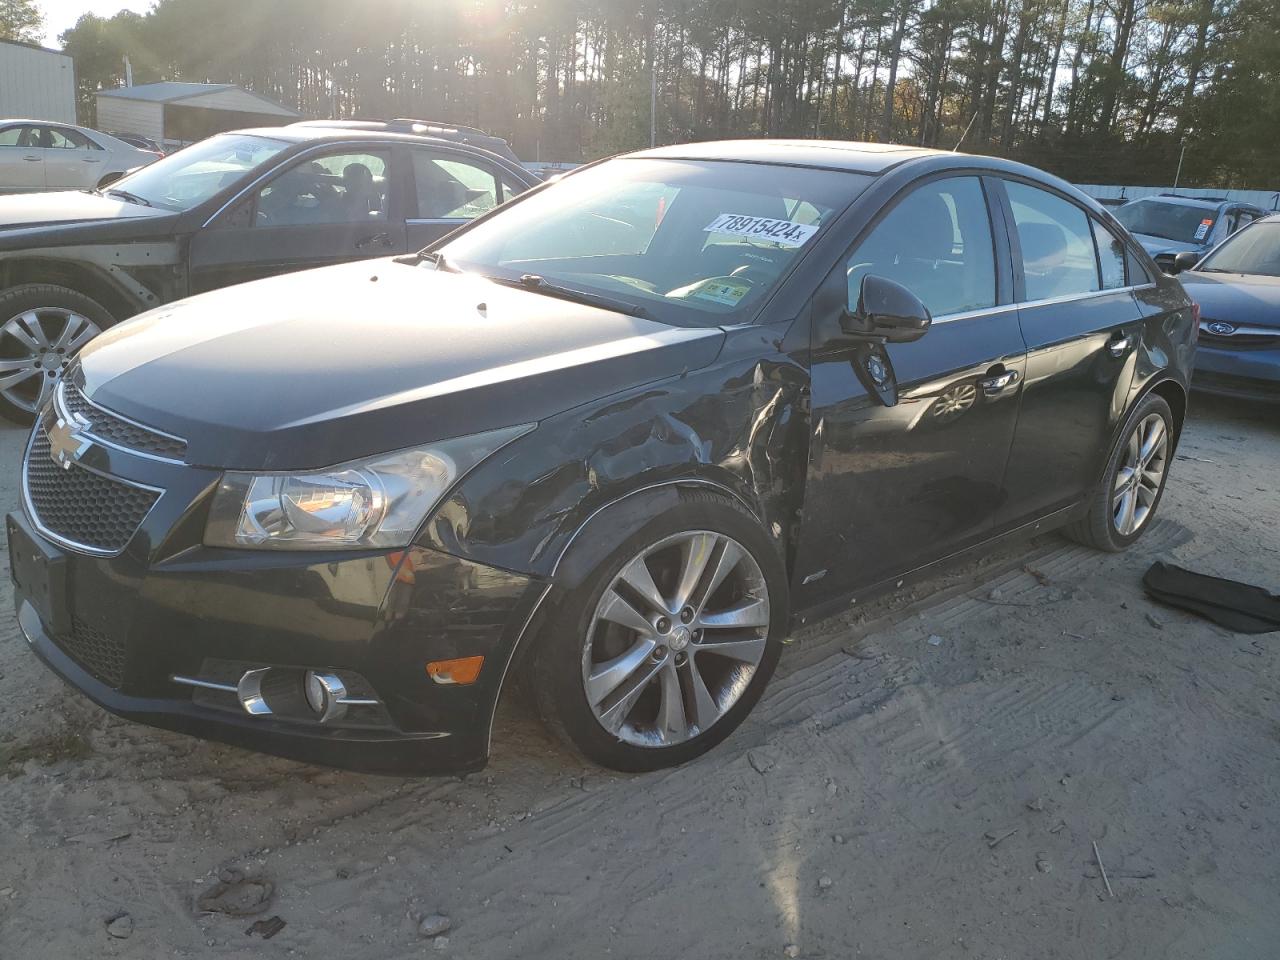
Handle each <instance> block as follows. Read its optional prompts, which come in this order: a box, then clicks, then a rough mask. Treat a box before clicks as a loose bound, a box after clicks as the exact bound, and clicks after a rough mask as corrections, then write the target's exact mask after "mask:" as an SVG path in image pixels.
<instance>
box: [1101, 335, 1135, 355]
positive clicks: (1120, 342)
mask: <svg viewBox="0 0 1280 960" xmlns="http://www.w3.org/2000/svg"><path fill="white" fill-rule="evenodd" d="M1132 345H1133V337H1131V336H1129V335H1128V334H1127V333H1117V334H1116V335H1115V337H1113V338H1112V340H1111V342H1110V343H1108V344H1107V349H1108V350H1110V351H1111V355H1112V356H1113V357H1123V356H1124V355H1125V354H1126V353H1128V352H1129V347H1131V346H1132Z"/></svg>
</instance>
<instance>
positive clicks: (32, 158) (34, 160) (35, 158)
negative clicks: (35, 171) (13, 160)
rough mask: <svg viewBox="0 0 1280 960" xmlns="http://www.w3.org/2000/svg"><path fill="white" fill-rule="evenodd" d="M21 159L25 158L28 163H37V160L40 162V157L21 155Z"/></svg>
mask: <svg viewBox="0 0 1280 960" xmlns="http://www.w3.org/2000/svg"><path fill="white" fill-rule="evenodd" d="M22 159H23V160H27V161H29V162H30V163H39V162H40V160H41V158H40V157H23V158H22Z"/></svg>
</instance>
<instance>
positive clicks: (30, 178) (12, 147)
mask: <svg viewBox="0 0 1280 960" xmlns="http://www.w3.org/2000/svg"><path fill="white" fill-rule="evenodd" d="M158 159H160V154H158V153H155V152H153V151H150V150H140V149H139V148H137V147H134V146H130V145H129V144H127V143H125V142H124V141H123V140H117V139H116V138H115V137H112V136H109V135H108V134H105V133H99V132H98V131H97V130H89V129H87V128H86V127H76V126H72V125H71V124H69V123H48V122H45V121H42V120H0V193H28V192H32V191H40V190H88V189H92V188H94V187H96V186H97V185H98V181H100V180H101V179H102V178H103V177H104V176H106V175H107V174H109V173H115V174H120V173H124V172H125V171H127V170H132V169H134V168H135V167H142V166H146V165H147V164H148V163H151V162H152V161H153V160H158Z"/></svg>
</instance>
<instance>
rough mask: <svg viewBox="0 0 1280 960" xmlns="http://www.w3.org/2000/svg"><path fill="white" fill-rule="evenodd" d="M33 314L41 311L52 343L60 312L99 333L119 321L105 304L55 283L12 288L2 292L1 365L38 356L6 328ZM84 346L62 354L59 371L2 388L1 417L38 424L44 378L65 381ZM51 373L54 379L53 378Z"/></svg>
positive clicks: (42, 372) (0, 379) (0, 380)
mask: <svg viewBox="0 0 1280 960" xmlns="http://www.w3.org/2000/svg"><path fill="white" fill-rule="evenodd" d="M30 311H36V312H37V318H38V319H39V322H40V323H41V325H42V329H44V328H45V327H48V328H49V335H50V339H51V340H52V339H56V335H55V334H54V332H53V328H54V326H55V325H56V323H57V317H58V311H69V313H70V314H74V315H76V316H78V317H82V318H84V319H85V320H87V321H88V322H89V323H91V324H92V325H93V326H94V327H96V328H97V331H99V332H100V331H102V330H105V329H107V328H108V327H110V326H112V325H113V324H114V323H115V322H116V319H115V317H113V316H112V315H111V313H110V311H108V310H107V308H106V307H104V306H103V305H102V304H100V303H98V302H97V301H96V300H93V299H91V298H90V297H86V296H85V295H84V294H83V293H79V292H77V291H75V290H72V289H71V288H69V287H62V286H58V285H56V284H51V283H26V284H22V285H20V286H17V287H10V288H9V289H8V290H5V291H3V292H0V363H5V362H6V361H8V362H12V361H14V360H17V359H21V358H23V357H25V356H27V355H28V354H30V355H31V356H33V357H36V356H37V355H36V353H35V352H34V351H32V350H30V349H29V348H28V347H26V346H25V345H24V344H23V343H22V342H20V341H19V340H18V339H17V338H16V337H14V336H13V335H12V334H11V333H9V332H8V330H7V329H6V325H7V324H9V323H10V322H11V321H13V320H15V319H16V318H19V317H22V316H23V315H24V314H26V313H28V312H30ZM41 311H45V312H43V313H42V312H41ZM82 346H84V344H83V343H80V344H79V345H78V346H77V348H76V350H74V351H70V352H68V353H65V354H59V355H58V356H59V357H60V358H61V359H62V361H63V362H60V363H59V365H58V366H57V367H56V368H54V369H51V370H45V369H43V368H42V369H40V370H39V371H38V375H36V374H33V375H31V376H29V377H28V378H27V379H25V380H23V381H20V382H17V383H10V384H8V385H6V386H4V387H3V388H0V416H4V417H5V418H6V419H7V420H10V421H12V422H14V423H18V424H22V425H24V426H29V425H30V424H32V423H34V422H35V410H34V409H32V406H33V405H35V404H36V403H37V401H38V400H39V397H40V389H39V384H40V383H41V382H42V379H41V378H43V380H47V381H49V382H50V383H56V382H57V380H59V379H61V376H62V371H63V370H65V369H67V366H66V365H67V364H69V363H70V361H71V358H72V357H73V356H74V355H75V353H76V352H78V350H79V347H82ZM50 373H52V374H53V376H49V374H50ZM6 376H8V373H0V383H3V382H4V379H5V377H6Z"/></svg>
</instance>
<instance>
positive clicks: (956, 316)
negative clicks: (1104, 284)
mask: <svg viewBox="0 0 1280 960" xmlns="http://www.w3.org/2000/svg"><path fill="white" fill-rule="evenodd" d="M1156 286H1157V284H1154V283H1138V284H1131V285H1129V286H1124V287H1111V288H1109V289H1107V290H1090V291H1088V292H1087V293H1068V294H1064V295H1062V296H1060V297H1048V298H1046V299H1043V300H1024V301H1022V302H1021V303H1001V304H997V305H996V306H994V307H983V308H981V309H978V310H962V311H959V312H957V313H942V314H939V315H938V316H936V317H934V318H933V322H934V323H951V322H952V321H953V320H970V319H973V318H975V317H988V316H992V315H994V314H998V313H1008V312H1009V311H1010V310H1029V309H1033V308H1035V307H1047V306H1052V305H1053V304H1058V303H1073V302H1075V301H1077V300H1092V299H1093V298H1095V297H1105V296H1107V295H1109V294H1113V293H1136V292H1137V291H1139V290H1148V289H1152V290H1153V289H1155V288H1156Z"/></svg>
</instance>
